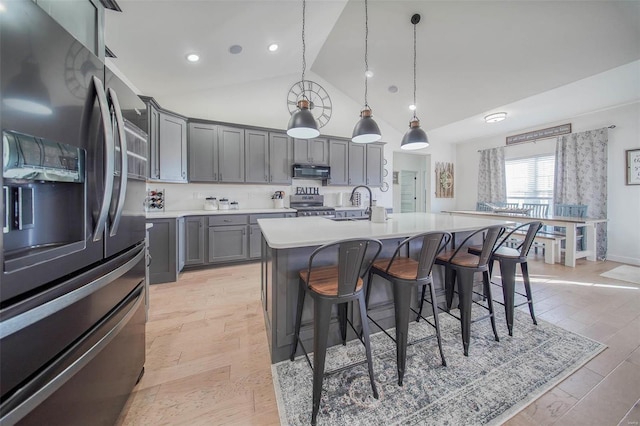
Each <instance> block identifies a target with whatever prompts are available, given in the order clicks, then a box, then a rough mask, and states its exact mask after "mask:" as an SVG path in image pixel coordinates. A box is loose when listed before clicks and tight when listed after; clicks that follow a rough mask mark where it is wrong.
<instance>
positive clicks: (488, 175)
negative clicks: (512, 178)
mask: <svg viewBox="0 0 640 426" xmlns="http://www.w3.org/2000/svg"><path fill="white" fill-rule="evenodd" d="M505 176H506V173H505V166H504V147H502V146H501V147H499V148H493V149H485V150H482V151H480V168H479V170H478V202H480V203H495V202H505V201H507V179H506V177H505Z"/></svg>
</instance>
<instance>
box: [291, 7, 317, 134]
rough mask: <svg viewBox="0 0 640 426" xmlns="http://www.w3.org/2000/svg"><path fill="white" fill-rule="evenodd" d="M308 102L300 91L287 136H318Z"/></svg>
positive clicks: (303, 16)
mask: <svg viewBox="0 0 640 426" xmlns="http://www.w3.org/2000/svg"><path fill="white" fill-rule="evenodd" d="M306 5H307V4H306V0H302V79H301V83H302V87H303V88H304V87H305V84H304V72H305V68H306V67H307V62H306V59H305V53H306V48H307V46H306V45H305V43H304V24H305V12H306ZM309 107H310V102H309V99H308V98H307V96H306V95H305V94H304V89H303V91H302V99H300V100H299V101H298V109H297V110H296V111H294V112H293V114H291V118H290V119H289V125H288V126H287V135H289V136H291V137H293V138H299V139H311V138H315V137H316V136H318V135H320V131H319V130H318V123H316V120H315V118H313V114H312V113H311V111H310V110H309Z"/></svg>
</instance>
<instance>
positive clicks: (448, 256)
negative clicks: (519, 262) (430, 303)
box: [435, 225, 504, 356]
mask: <svg viewBox="0 0 640 426" xmlns="http://www.w3.org/2000/svg"><path fill="white" fill-rule="evenodd" d="M503 233H504V227H503V226H500V225H494V226H488V227H486V228H482V229H479V230H477V231H475V232H473V233H472V234H471V235H469V236H468V237H467V238H465V239H464V241H463V242H462V244H460V245H459V246H458V248H457V249H452V250H447V251H445V252H443V253H441V254H439V255H438V256H436V262H435V263H436V264H438V265H443V266H444V267H445V286H446V296H447V312H448V313H449V314H450V315H451V316H453V317H455V318H457V319H459V320H460V323H461V327H462V346H463V349H464V355H465V356H468V355H469V340H470V334H471V323H472V322H476V321H479V320H481V319H485V318H487V316H484V317H482V318H478V319H476V320H474V321H471V306H472V304H473V303H476V304H478V305H479V306H482V307H483V308H487V309H488V310H489V315H488V317H489V318H490V319H491V327H492V328H493V335H494V337H495V340H496V342H499V341H500V338H499V337H498V332H497V331H496V321H495V316H494V314H493V299H492V297H491V287H490V284H489V266H488V263H489V259H490V258H491V254H492V253H493V250H494V248H495V246H496V242H497V241H498V239H499V238H500V236H502V234H503ZM484 234H486V235H485V237H484V243H483V244H482V250H481V252H480V255H479V256H476V255H473V254H471V253H468V252H467V250H468V246H465V244H466V243H467V242H468V241H470V240H471V238H473V237H474V236H476V235H484ZM476 272H482V281H483V286H484V294H485V295H486V298H487V304H488V307H485V306H483V305H481V304H479V303H477V302H475V301H474V300H473V275H474V273H476ZM456 284H457V287H458V297H459V299H460V300H459V307H460V317H459V318H458V317H456V316H455V315H453V314H451V312H449V311H450V309H451V305H452V303H453V295H454V293H455V286H456Z"/></svg>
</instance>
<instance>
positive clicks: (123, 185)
mask: <svg viewBox="0 0 640 426" xmlns="http://www.w3.org/2000/svg"><path fill="white" fill-rule="evenodd" d="M107 101H109V102H111V105H113V109H114V113H115V116H116V122H115V127H116V129H117V131H118V139H119V142H120V158H121V160H120V190H119V193H118V201H117V204H116V208H115V213H114V215H113V217H112V218H111V230H110V231H109V235H110V236H112V237H114V236H115V235H116V234H117V233H118V226H119V225H120V218H121V217H122V210H123V208H124V199H125V196H126V194H127V175H128V174H129V164H128V163H129V156H128V153H127V135H126V133H125V131H124V119H123V118H122V110H121V109H120V102H118V95H116V92H115V90H113V89H112V88H109V90H108V92H107Z"/></svg>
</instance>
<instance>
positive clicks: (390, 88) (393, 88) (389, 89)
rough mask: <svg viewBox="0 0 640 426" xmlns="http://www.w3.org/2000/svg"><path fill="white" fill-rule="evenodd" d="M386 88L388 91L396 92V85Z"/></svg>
mask: <svg viewBox="0 0 640 426" xmlns="http://www.w3.org/2000/svg"><path fill="white" fill-rule="evenodd" d="M387 90H388V91H389V93H398V86H389V88H388V89H387Z"/></svg>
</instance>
